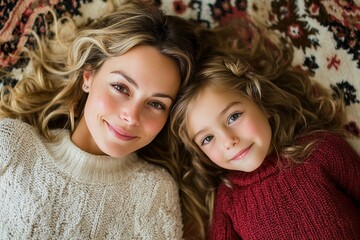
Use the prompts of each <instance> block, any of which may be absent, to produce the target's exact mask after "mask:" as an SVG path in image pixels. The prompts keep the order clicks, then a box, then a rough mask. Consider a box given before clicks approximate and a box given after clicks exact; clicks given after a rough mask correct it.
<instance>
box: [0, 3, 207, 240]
mask: <svg viewBox="0 0 360 240" xmlns="http://www.w3.org/2000/svg"><path fill="white" fill-rule="evenodd" d="M53 15H54V16H55V14H54V13H53ZM65 20H66V26H71V28H72V29H73V30H70V31H65V32H64V31H62V32H61V30H62V27H61V26H60V25H61V22H63V21H64V19H58V21H55V25H54V30H53V31H54V35H52V36H51V35H50V36H48V37H45V38H42V39H40V37H39V36H38V35H36V34H35V33H34V34H33V35H34V37H35V38H36V39H37V42H38V45H37V48H36V49H33V50H28V51H27V54H28V55H27V56H28V57H29V58H30V64H31V72H29V73H28V74H26V76H25V77H24V78H23V79H21V80H20V81H19V82H18V83H17V84H16V86H15V87H14V88H12V87H10V86H4V87H3V88H2V90H1V99H0V118H5V117H8V118H17V119H21V120H22V121H24V122H26V123H29V124H30V125H32V126H34V127H35V128H37V129H38V130H39V132H40V134H41V135H43V136H44V137H45V138H47V139H50V140H51V139H52V138H53V136H51V132H50V130H51V129H54V128H65V129H70V131H73V130H74V128H75V127H76V124H77V121H78V120H79V118H80V117H81V115H82V113H83V108H84V104H85V101H86V98H87V94H86V93H84V92H83V90H82V84H83V72H84V70H94V71H97V70H99V68H100V67H101V66H102V64H103V63H104V61H106V60H107V59H108V58H111V57H115V56H118V55H121V54H124V53H125V52H127V51H129V50H130V49H132V48H133V47H135V46H137V45H150V46H154V47H155V48H157V49H158V50H159V52H161V53H162V54H164V55H165V56H167V57H169V58H171V59H173V60H174V61H175V62H176V64H177V65H178V68H179V72H180V75H181V81H182V82H181V87H180V90H181V89H182V88H184V87H185V86H186V85H187V84H188V82H189V80H190V79H191V75H192V71H193V65H194V58H195V56H196V54H197V48H198V46H197V37H196V35H195V33H194V31H193V30H194V29H193V25H192V24H191V23H190V22H189V21H186V20H184V19H181V18H180V17H176V16H171V15H166V14H165V13H164V12H163V11H161V10H160V9H159V7H158V6H156V5H155V4H154V3H152V2H150V1H149V2H145V1H141V2H140V1H139V2H137V1H131V2H129V3H122V5H121V8H120V9H118V10H116V11H114V12H112V13H109V14H107V15H106V16H104V17H102V18H100V19H96V20H94V21H92V22H89V23H87V24H85V25H84V26H76V24H75V23H74V22H73V21H72V20H71V19H65ZM149 61H151V60H149ZM177 147H178V146H177V142H176V141H174V140H173V138H171V131H170V130H169V128H168V122H167V123H166V124H165V126H164V128H163V129H162V130H161V132H160V133H159V134H158V135H157V137H156V138H155V139H154V140H153V142H151V143H150V144H149V145H147V146H145V147H143V148H142V149H140V150H138V155H139V156H140V157H141V158H143V159H145V160H146V161H148V162H151V163H155V164H158V165H160V166H162V167H164V168H166V169H167V170H168V171H169V172H170V173H171V175H172V176H173V177H174V178H175V179H176V180H179V179H180V175H179V171H180V170H179V165H178V163H177V161H176V159H177V158H178V154H179V153H178V148H177ZM180 196H181V198H185V200H183V201H182V206H183V217H184V225H185V227H184V232H185V233H184V237H185V238H189V239H190V238H192V237H194V238H200V237H198V236H199V235H201V234H203V232H201V231H194V232H191V234H190V233H189V231H188V226H191V227H194V226H195V229H200V228H201V227H200V226H199V224H201V221H200V220H199V218H197V217H196V216H195V217H192V216H193V215H194V211H192V208H193V207H192V205H190V207H187V202H188V201H187V200H186V199H187V194H186V192H185V193H184V192H183V191H182V189H181V187H180ZM195 215H196V213H195ZM194 219H195V220H194ZM198 234H199V235H198ZM188 235H191V236H192V237H188Z"/></svg>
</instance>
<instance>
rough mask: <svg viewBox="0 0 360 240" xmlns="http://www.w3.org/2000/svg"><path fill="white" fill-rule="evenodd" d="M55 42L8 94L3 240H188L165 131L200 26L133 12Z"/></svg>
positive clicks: (141, 9)
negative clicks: (184, 233)
mask: <svg viewBox="0 0 360 240" xmlns="http://www.w3.org/2000/svg"><path fill="white" fill-rule="evenodd" d="M56 33H57V32H56ZM55 37H56V38H53V39H47V40H43V41H39V42H40V44H39V46H38V50H37V51H34V52H31V53H30V57H31V63H32V71H31V72H30V73H29V74H28V75H27V76H26V77H25V78H24V79H22V80H21V81H20V82H19V83H18V84H17V85H16V86H15V87H14V88H13V89H11V88H8V87H7V88H3V89H2V95H1V104H0V117H1V119H2V120H1V121H0V143H1V150H0V156H1V157H0V171H1V173H0V189H1V190H0V199H1V200H0V202H1V206H4V207H2V208H1V209H0V235H1V236H3V237H9V238H10V237H11V238H26V239H44V238H50V237H51V238H64V239H70V238H72V239H74V238H81V239H87V238H91V239H92V238H95V239H109V238H111V239H113V238H117V239H134V238H141V239H179V238H182V237H183V230H182V220H181V211H180V203H179V195H178V191H179V190H178V187H177V184H176V183H175V180H174V178H177V175H176V169H177V168H176V161H175V160H174V157H175V156H173V155H171V153H172V151H169V149H170V150H171V149H172V147H176V146H175V145H174V146H173V145H171V144H170V142H169V144H166V143H167V142H168V141H167V137H168V136H167V134H168V130H167V124H166V122H167V118H168V115H169V112H170V109H171V108H172V106H173V105H174V103H175V100H176V95H177V92H178V91H179V89H181V88H183V87H184V86H186V85H187V83H188V80H189V78H190V76H191V69H192V65H193V58H194V56H195V50H196V37H195V35H194V33H193V31H192V26H191V25H190V24H189V23H188V22H186V21H185V20H182V19H180V18H178V17H174V16H167V15H164V14H163V13H162V12H161V11H160V10H159V9H158V8H156V7H154V6H153V5H151V4H145V3H132V4H124V5H123V7H122V8H121V9H120V10H119V11H116V12H114V13H110V14H108V15H107V16H104V17H103V18H101V19H98V20H96V21H94V22H93V23H90V24H89V25H88V26H86V27H84V28H82V29H78V31H76V33H75V34H74V37H71V36H70V37H69V36H67V39H68V40H67V41H66V42H59V41H58V40H57V39H59V38H58V35H57V34H55ZM164 126H165V127H164ZM175 150H176V149H175ZM171 175H172V176H171ZM5 206H6V207H5ZM185 214H186V213H185Z"/></svg>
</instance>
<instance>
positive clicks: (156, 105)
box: [149, 102, 167, 110]
mask: <svg viewBox="0 0 360 240" xmlns="http://www.w3.org/2000/svg"><path fill="white" fill-rule="evenodd" d="M149 105H150V106H151V107H153V108H156V109H159V110H166V109H167V108H166V105H165V104H163V103H161V102H149Z"/></svg>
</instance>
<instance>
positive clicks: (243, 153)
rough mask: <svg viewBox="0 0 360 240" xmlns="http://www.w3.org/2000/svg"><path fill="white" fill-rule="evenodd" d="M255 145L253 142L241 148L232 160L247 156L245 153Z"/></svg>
mask: <svg viewBox="0 0 360 240" xmlns="http://www.w3.org/2000/svg"><path fill="white" fill-rule="evenodd" d="M252 146H253V144H251V145H250V146H249V147H247V148H245V149H243V150H240V151H239V152H238V153H237V154H235V156H233V157H232V158H231V159H230V161H231V160H241V159H242V158H243V157H245V155H246V154H247V153H248V152H249V151H250V148H251V147H252Z"/></svg>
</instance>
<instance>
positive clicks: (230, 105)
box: [219, 101, 241, 117]
mask: <svg viewBox="0 0 360 240" xmlns="http://www.w3.org/2000/svg"><path fill="white" fill-rule="evenodd" d="M237 104H241V102H239V101H236V102H232V103H230V104H229V105H227V106H226V107H225V108H224V109H223V110H222V111H221V112H220V113H219V117H221V115H222V114H225V112H226V111H228V110H229V109H230V108H231V107H233V106H234V105H237Z"/></svg>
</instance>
